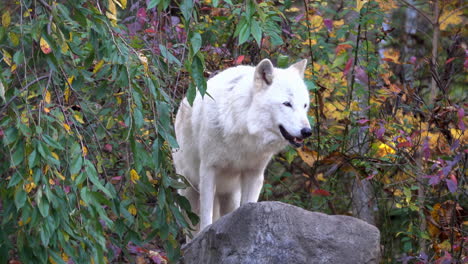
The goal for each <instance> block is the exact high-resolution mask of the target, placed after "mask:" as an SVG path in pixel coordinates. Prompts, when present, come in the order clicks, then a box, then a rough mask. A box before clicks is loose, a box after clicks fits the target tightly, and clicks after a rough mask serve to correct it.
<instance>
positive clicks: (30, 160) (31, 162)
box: [28, 150, 38, 169]
mask: <svg viewBox="0 0 468 264" xmlns="http://www.w3.org/2000/svg"><path fill="white" fill-rule="evenodd" d="M37 161H38V159H37V151H36V150H33V151H32V152H31V154H29V157H28V165H29V168H30V169H31V168H34V166H36V163H37Z"/></svg>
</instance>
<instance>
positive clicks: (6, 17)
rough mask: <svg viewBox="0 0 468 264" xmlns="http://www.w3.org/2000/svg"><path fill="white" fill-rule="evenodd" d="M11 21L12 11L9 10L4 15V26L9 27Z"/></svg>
mask: <svg viewBox="0 0 468 264" xmlns="http://www.w3.org/2000/svg"><path fill="white" fill-rule="evenodd" d="M10 22H11V17H10V11H8V10H7V11H5V13H3V15H2V25H3V27H6V28H7V27H8V26H9V25H10Z"/></svg>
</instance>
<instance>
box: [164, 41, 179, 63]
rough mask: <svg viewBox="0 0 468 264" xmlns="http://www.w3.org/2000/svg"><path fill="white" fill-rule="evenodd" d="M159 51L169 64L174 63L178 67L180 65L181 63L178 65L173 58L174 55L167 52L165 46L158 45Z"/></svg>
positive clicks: (177, 61)
mask: <svg viewBox="0 0 468 264" xmlns="http://www.w3.org/2000/svg"><path fill="white" fill-rule="evenodd" d="M159 49H160V50H161V55H162V56H163V57H164V58H166V59H167V61H168V62H169V63H175V64H177V65H178V66H181V65H182V63H180V61H179V60H178V59H177V58H176V57H174V55H172V53H171V52H169V51H168V50H167V48H166V47H165V46H163V45H161V44H160V45H159Z"/></svg>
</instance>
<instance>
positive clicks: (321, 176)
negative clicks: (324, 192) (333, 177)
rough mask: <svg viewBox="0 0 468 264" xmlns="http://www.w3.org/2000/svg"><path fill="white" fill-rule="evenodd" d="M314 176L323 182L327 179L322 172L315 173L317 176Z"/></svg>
mask: <svg viewBox="0 0 468 264" xmlns="http://www.w3.org/2000/svg"><path fill="white" fill-rule="evenodd" d="M315 178H317V180H319V181H323V182H326V181H327V179H325V178H324V177H323V173H319V174H317V176H316V177H315Z"/></svg>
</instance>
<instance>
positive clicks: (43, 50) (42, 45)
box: [39, 38, 52, 54]
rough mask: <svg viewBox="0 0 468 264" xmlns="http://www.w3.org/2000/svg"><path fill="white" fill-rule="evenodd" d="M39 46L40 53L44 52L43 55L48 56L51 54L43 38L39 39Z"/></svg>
mask: <svg viewBox="0 0 468 264" xmlns="http://www.w3.org/2000/svg"><path fill="white" fill-rule="evenodd" d="M39 44H40V45H41V50H42V52H44V54H49V53H51V52H52V49H51V48H50V45H49V43H48V42H47V40H45V39H44V38H41V40H40V41H39Z"/></svg>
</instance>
